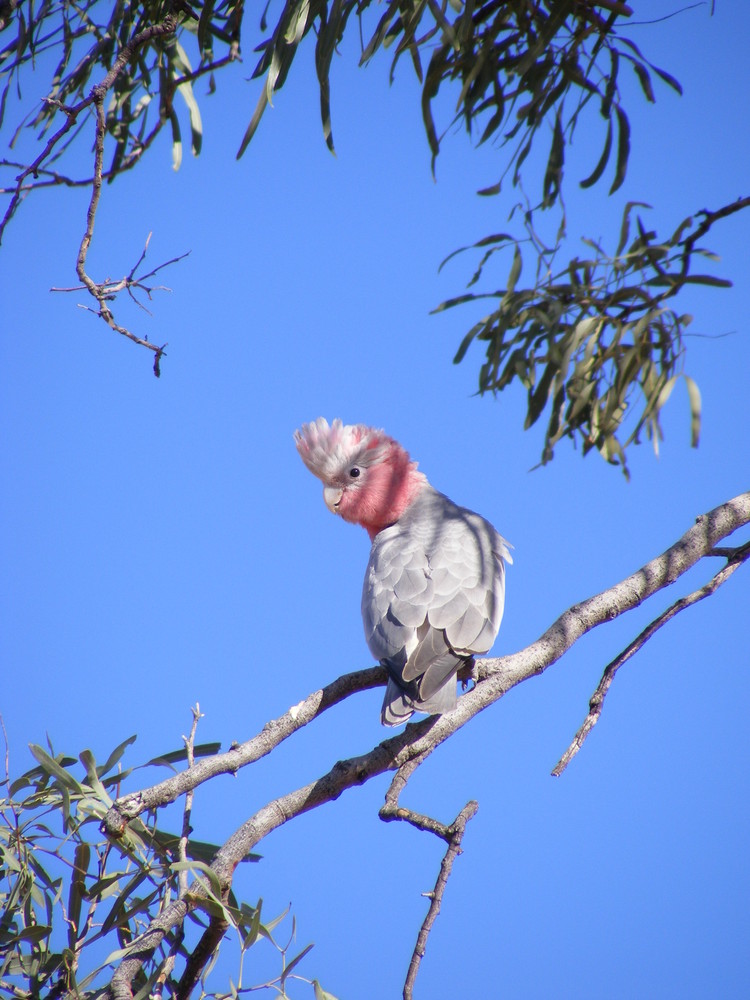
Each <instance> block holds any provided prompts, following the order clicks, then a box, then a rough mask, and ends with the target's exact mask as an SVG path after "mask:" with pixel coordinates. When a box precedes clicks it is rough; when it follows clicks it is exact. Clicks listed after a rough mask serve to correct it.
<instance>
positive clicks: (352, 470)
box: [349, 465, 360, 479]
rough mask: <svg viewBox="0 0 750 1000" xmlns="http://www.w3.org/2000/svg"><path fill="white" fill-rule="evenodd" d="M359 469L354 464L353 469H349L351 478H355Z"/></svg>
mask: <svg viewBox="0 0 750 1000" xmlns="http://www.w3.org/2000/svg"><path fill="white" fill-rule="evenodd" d="M359 471H360V470H359V469H358V468H357V466H356V465H355V466H354V468H353V469H349V475H350V476H351V478H352V479H356V478H357V476H358V475H359Z"/></svg>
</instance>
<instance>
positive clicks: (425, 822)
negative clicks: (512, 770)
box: [379, 757, 479, 1000]
mask: <svg viewBox="0 0 750 1000" xmlns="http://www.w3.org/2000/svg"><path fill="white" fill-rule="evenodd" d="M423 760H424V757H415V758H414V759H412V760H410V761H408V762H407V763H406V764H403V765H402V766H401V767H400V768H399V769H398V771H397V772H396V774H395V775H394V777H393V781H391V784H390V787H389V789H388V791H387V792H386V795H385V803H384V805H383V806H382V808H381V810H380V813H379V816H380V818H381V819H382V820H384V821H385V822H387V823H390V822H393V821H394V820H400V821H401V822H404V823H409V824H410V825H411V826H413V827H415V828H416V829H417V830H423V831H425V832H426V833H434V834H435V836H437V837H440V838H441V839H442V840H444V841H445V842H446V843H447V844H448V849H447V851H446V852H445V855H444V857H443V861H442V864H441V865H440V872H439V874H438V878H437V882H436V883H435V888H434V889H433V891H432V892H430V893H426V894H425V895H427V896H428V897H429V899H430V907H429V910H428V911H427V916H426V917H425V919H424V922H423V923H422V927H421V928H420V931H419V934H418V936H417V943H416V944H415V946H414V952H413V953H412V957H411V961H410V962H409V969H408V972H407V975H406V981H405V983H404V991H403V996H404V1000H412V996H413V994H414V983H415V981H416V978H417V973H418V972H419V966H420V963H421V961H422V959H423V958H424V954H425V950H426V948H427V939H428V937H429V936H430V931H431V930H432V926H433V924H434V923H435V921H436V920H437V917H438V914H439V913H440V904H441V902H442V899H443V893H444V892H445V888H446V886H447V884H448V878H449V877H450V873H451V870H452V868H453V862H454V860H455V858H456V856H457V855H458V854H460V853H461V840H462V838H463V834H464V830H465V828H466V824H467V823H468V822H469V820H470V819H471V818H472V817H473V816H474V815H475V814H476V811H477V809H478V808H479V805H478V803H476V802H474V801H472V802H468V803H467V804H466V805H465V806H464V808H463V809H462V810H461V812H460V813H459V814H458V816H457V817H456V818H455V820H454V821H453V823H451V825H450V826H446V825H445V823H441V822H440V821H439V820H436V819H433V817H432V816H425V815H424V814H423V813H417V812H414V810H412V809H407V808H406V807H404V806H402V805H399V796H400V794H401V792H402V791H403V790H404V788H405V787H406V784H407V782H408V781H409V778H410V777H411V776H412V774H413V773H414V771H415V770H416V769H417V767H419V765H420V764H421V763H422V761H423Z"/></svg>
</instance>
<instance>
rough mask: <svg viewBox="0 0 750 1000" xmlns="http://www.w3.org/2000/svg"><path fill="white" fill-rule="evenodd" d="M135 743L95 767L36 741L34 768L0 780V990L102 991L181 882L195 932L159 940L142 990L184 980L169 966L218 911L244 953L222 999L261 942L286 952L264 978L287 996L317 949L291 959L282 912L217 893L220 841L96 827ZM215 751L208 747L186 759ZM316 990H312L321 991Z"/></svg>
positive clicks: (181, 960)
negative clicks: (264, 913) (271, 913)
mask: <svg viewBox="0 0 750 1000" xmlns="http://www.w3.org/2000/svg"><path fill="white" fill-rule="evenodd" d="M134 740H135V737H134V736H131V737H130V739H127V740H125V741H124V742H123V743H121V744H120V745H119V746H118V747H116V748H115V749H114V750H113V751H112V753H111V754H110V755H109V757H108V759H107V761H106V763H105V764H104V765H102V766H98V765H97V764H96V761H95V760H94V757H93V754H92V753H91V752H90V751H89V750H84V751H83V752H82V753H81V754H80V756H79V758H78V759H76V758H73V757H67V756H65V755H62V754H55V752H54V751H53V750H52V748H51V747H50V748H49V749H44V748H43V747H40V746H32V747H31V752H32V754H33V755H34V757H35V759H36V761H37V766H35V767H34V768H32V769H31V770H29V771H27V772H26V773H25V774H22V775H21V776H20V777H18V778H16V779H15V780H11V779H10V777H6V779H5V781H3V782H1V783H0V790H2V792H3V794H2V797H0V993H2V995H3V996H13V997H17V998H19V1000H20V998H29V1000H31V998H37V997H45V998H46V1000H55V998H58V997H60V998H67V997H75V998H81V1000H93V998H95V997H101V996H103V995H104V994H105V992H106V988H107V986H108V983H109V981H110V978H111V975H112V971H113V969H114V968H115V967H116V966H117V964H118V963H119V962H120V961H121V960H122V959H123V958H124V957H125V956H126V955H127V953H128V950H129V948H130V946H131V945H133V944H134V943H137V939H138V936H139V935H141V934H142V933H143V932H144V931H145V930H146V929H147V928H148V926H149V925H150V923H151V922H152V920H153V919H154V918H155V917H157V916H158V914H159V913H161V912H162V911H163V910H164V908H165V907H166V906H167V905H168V904H169V903H170V902H171V901H173V900H174V899H176V898H177V897H178V896H179V895H180V894H181V893H182V894H183V895H184V891H185V889H187V895H188V898H189V899H190V900H191V902H192V903H193V905H194V909H192V911H191V912H190V913H189V921H190V922H191V927H192V929H191V928H187V929H185V928H182V927H181V928H180V930H179V931H174V932H172V933H170V934H168V935H167V936H166V937H165V939H164V940H163V941H162V943H161V944H160V946H159V947H158V948H157V949H156V951H155V952H154V954H153V955H152V956H151V957H150V958H149V959H148V960H147V962H146V963H145V965H144V968H143V971H142V972H141V973H139V976H138V978H137V979H136V982H135V984H134V985H135V987H136V990H137V991H140V992H139V995H140V996H148V995H149V993H151V992H153V991H155V990H157V988H158V989H159V990H160V989H161V985H162V984H164V983H167V984H168V985H170V986H171V987H172V988H173V989H174V988H175V987H176V979H177V978H179V976H178V972H177V971H173V970H180V968H181V967H184V966H185V964H186V963H187V962H188V961H189V960H190V954H191V950H192V947H193V945H192V944H191V941H192V938H193V937H194V935H195V933H200V932H202V931H203V930H204V929H205V927H206V925H207V918H208V917H210V916H211V915H214V914H217V913H219V914H220V915H221V917H222V918H223V920H224V921H225V926H226V927H228V928H229V929H231V930H232V931H233V932H234V937H235V939H236V942H237V950H238V952H239V974H238V976H237V985H236V986H235V987H230V993H229V994H226V993H224V994H222V995H225V996H226V995H231V992H232V990H239V989H243V988H245V989H246V988H247V984H243V976H242V960H243V958H244V955H245V953H246V952H247V951H248V949H250V948H251V947H253V946H254V945H256V944H257V943H258V942H259V941H262V940H264V941H266V942H267V946H270V947H271V948H272V949H276V951H277V952H278V954H279V956H280V959H281V970H280V972H279V974H278V975H277V976H275V977H274V978H273V979H272V980H270V981H269V983H268V984H265V985H267V986H268V988H269V989H273V991H274V992H275V993H277V994H278V993H281V994H282V995H285V993H284V987H285V983H286V981H287V979H288V978H289V977H290V974H291V973H292V971H293V970H294V969H295V968H296V967H297V965H298V963H299V962H300V961H301V959H302V958H304V956H305V955H306V954H307V952H308V951H309V950H310V948H311V947H312V945H308V946H307V947H306V948H304V949H303V950H302V951H301V952H300V953H299V954H297V955H295V956H293V957H290V956H289V954H288V952H289V947H290V944H291V942H292V940H293V938H294V932H295V927H294V922H293V921H292V933H291V935H290V938H289V943H287V944H282V945H280V944H278V943H277V942H276V940H275V938H274V936H273V932H274V931H275V929H276V927H277V926H278V925H279V924H280V923H281V922H282V921H283V920H284V918H285V917H286V913H283V914H281V915H280V916H278V917H276V918H274V919H273V920H265V919H264V920H261V906H262V901H261V900H259V901H258V903H257V904H256V905H255V906H250V905H249V904H247V903H245V902H238V900H237V899H236V898H235V896H234V894H233V893H232V892H231V891H229V892H228V893H227V892H222V887H221V886H220V885H219V883H218V879H217V878H216V875H215V874H214V873H213V871H212V869H211V868H210V867H209V862H210V861H211V860H212V859H213V857H214V855H215V853H216V851H217V849H218V848H217V847H216V845H214V844H209V843H204V842H202V841H197V840H194V839H193V838H191V837H190V838H188V837H186V838H184V839H181V838H180V837H179V836H177V835H175V834H170V833H166V832H165V831H163V830H161V829H160V828H158V827H157V825H156V822H155V819H154V818H153V817H152V818H151V819H150V820H149V821H148V822H146V823H144V822H141V821H140V820H136V821H133V822H131V823H130V824H128V826H127V828H126V830H125V831H124V834H123V836H122V838H121V839H120V840H118V841H117V842H112V841H109V840H107V839H106V838H105V837H104V836H103V834H102V833H101V832H100V824H101V821H102V818H103V817H104V815H105V813H106V812H107V810H108V809H109V808H110V806H111V805H112V802H113V797H117V796H118V795H119V794H120V791H121V785H122V783H123V782H124V781H125V780H126V779H127V778H128V776H129V775H131V774H132V773H133V770H134V769H123V767H122V765H121V760H122V757H123V755H124V753H125V751H126V749H127V748H128V747H129V746H130V744H132V743H133V742H134ZM216 750H217V747H216V745H215V744H206V745H203V746H196V747H195V748H194V750H193V754H194V756H196V757H197V756H203V755H205V754H208V753H214V752H216ZM185 757H186V751H185V749H184V748H183V749H181V750H176V751H172V752H170V753H168V754H165V755H163V756H161V757H159V758H157V759H156V760H155V761H153V762H150V763H149V765H146V766H147V767H150V766H153V765H154V764H158V765H160V766H164V765H165V764H166V765H167V766H168V762H170V761H171V762H176V761H178V760H179V761H184V760H185ZM81 765H82V767H81ZM246 860H257V855H250V856H249V857H248V858H247V859H246ZM187 875H190V876H191V878H192V880H193V882H192V885H191V886H189V887H188V886H187V881H184V883H183V887H182V888H181V878H182V879H184V880H185V879H186V878H187ZM199 887H200V888H201V889H202V891H201V892H200V893H197V892H196V889H198V888H199ZM209 971H210V969H209ZM207 974H208V973H205V974H204V976H203V977H202V978H203V980H204V982H203V986H204V991H205V989H206V984H205V978H206V976H207ZM291 978H299V977H297V976H291ZM262 985H263V984H262ZM313 985H314V988H315V991H316V994H320V995H323V996H324V995H326V994H325V993H324V992H322V991H321V988H320V986H319V984H313ZM256 988H258V987H256ZM203 995H204V996H216V995H217V994H215V993H205V992H204V994H203Z"/></svg>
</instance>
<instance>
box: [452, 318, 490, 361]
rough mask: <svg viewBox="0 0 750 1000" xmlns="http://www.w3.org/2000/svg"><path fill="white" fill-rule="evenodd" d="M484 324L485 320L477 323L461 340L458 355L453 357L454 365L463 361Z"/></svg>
mask: <svg viewBox="0 0 750 1000" xmlns="http://www.w3.org/2000/svg"><path fill="white" fill-rule="evenodd" d="M483 326H484V322H481V323H476V324H475V325H474V326H473V327H472V328H471V329H470V330H469V332H468V333H467V334H466V336H465V337H464V339H463V340H462V341H461V344H460V345H459V348H458V350H457V351H456V356H455V357H454V358H453V364H454V365H457V364H459V363H460V362H461V361H463V359H464V356H465V354H466V352H467V351H468V349H469V347H470V345H471V342H472V341H473V340H474V338H475V337H476V335H477V334H478V333H479V331H480V330H481V329H482V327H483Z"/></svg>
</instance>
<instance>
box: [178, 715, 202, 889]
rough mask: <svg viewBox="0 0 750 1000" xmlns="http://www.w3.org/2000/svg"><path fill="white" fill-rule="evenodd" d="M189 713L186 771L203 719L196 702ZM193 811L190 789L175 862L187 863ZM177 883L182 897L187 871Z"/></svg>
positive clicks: (192, 757)
mask: <svg viewBox="0 0 750 1000" xmlns="http://www.w3.org/2000/svg"><path fill="white" fill-rule="evenodd" d="M190 711H191V712H192V714H193V724H192V726H191V727H190V733H189V734H188V735H187V736H183V737H182V739H183V742H184V744H185V752H186V755H187V765H188V771H189V770H190V769H191V768H192V767H194V766H195V753H194V750H195V733H196V730H197V729H198V722H199V721H200V720H201V719H202V718H203V714H202V712H201V707H200V705H199V704H198V702H196V703H195V708H191V709H190ZM192 810H193V789H192V788H190V789H188V791H187V792H186V793H185V805H184V808H183V810H182V833H181V835H180V839H179V842H178V844H177V860H178V861H187V845H188V840H189V839H190V834H191V833H192V827H191V826H190V815H191V813H192ZM177 883H178V885H179V887H180V896H184V895H185V893H186V892H187V891H188V882H187V870H186V869H182V870H181V871H180V872H179V873H178V876H177Z"/></svg>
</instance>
